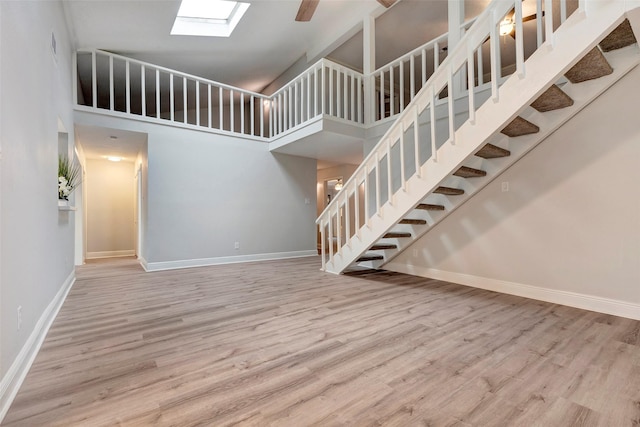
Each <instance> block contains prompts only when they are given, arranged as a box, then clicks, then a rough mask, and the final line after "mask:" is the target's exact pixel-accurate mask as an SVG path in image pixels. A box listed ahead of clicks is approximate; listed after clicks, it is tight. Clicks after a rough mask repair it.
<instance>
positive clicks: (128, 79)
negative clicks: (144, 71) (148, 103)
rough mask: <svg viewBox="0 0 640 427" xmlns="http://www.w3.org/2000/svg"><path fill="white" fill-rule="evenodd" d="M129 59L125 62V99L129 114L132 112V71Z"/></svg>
mask: <svg viewBox="0 0 640 427" xmlns="http://www.w3.org/2000/svg"><path fill="white" fill-rule="evenodd" d="M129 64H130V63H129V60H126V61H125V62H124V69H125V72H124V75H125V77H124V81H125V83H124V87H125V101H126V111H127V114H130V113H131V71H130V68H131V67H130V65H129Z"/></svg>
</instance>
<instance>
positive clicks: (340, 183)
mask: <svg viewBox="0 0 640 427" xmlns="http://www.w3.org/2000/svg"><path fill="white" fill-rule="evenodd" d="M334 188H335V189H336V191H340V190H342V178H340V179H339V180H338V182H336V186H335V187H334Z"/></svg>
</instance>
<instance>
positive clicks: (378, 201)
mask: <svg viewBox="0 0 640 427" xmlns="http://www.w3.org/2000/svg"><path fill="white" fill-rule="evenodd" d="M375 161H376V214H378V216H379V217H381V216H382V212H380V160H379V159H378V152H377V151H376V155H375Z"/></svg>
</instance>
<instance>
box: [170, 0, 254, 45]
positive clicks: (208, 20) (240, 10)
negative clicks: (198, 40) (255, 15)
mask: <svg viewBox="0 0 640 427" xmlns="http://www.w3.org/2000/svg"><path fill="white" fill-rule="evenodd" d="M248 8H249V3H243V2H238V1H229V0H182V3H181V4H180V9H179V10H178V15H177V16H176V20H175V22H174V23H173V28H172V29H171V35H174V36H175V35H182V36H208V37H229V36H230V35H231V33H232V32H233V30H234V28H235V27H236V25H238V22H240V19H241V18H242V15H244V13H245V12H246V11H247V9H248Z"/></svg>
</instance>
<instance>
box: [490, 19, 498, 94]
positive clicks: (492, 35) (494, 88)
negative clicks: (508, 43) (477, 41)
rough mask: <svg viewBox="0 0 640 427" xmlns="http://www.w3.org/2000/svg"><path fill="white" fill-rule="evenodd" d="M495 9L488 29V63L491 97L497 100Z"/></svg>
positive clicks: (496, 29) (496, 22)
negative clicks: (489, 65)
mask: <svg viewBox="0 0 640 427" xmlns="http://www.w3.org/2000/svg"><path fill="white" fill-rule="evenodd" d="M496 13H497V12H496V11H495V10H494V11H493V13H491V24H490V25H491V31H490V40H489V43H490V51H489V52H490V58H489V59H490V63H491V99H492V100H493V102H498V83H499V82H498V80H500V34H499V32H498V22H499V21H498V17H497V16H496Z"/></svg>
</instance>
